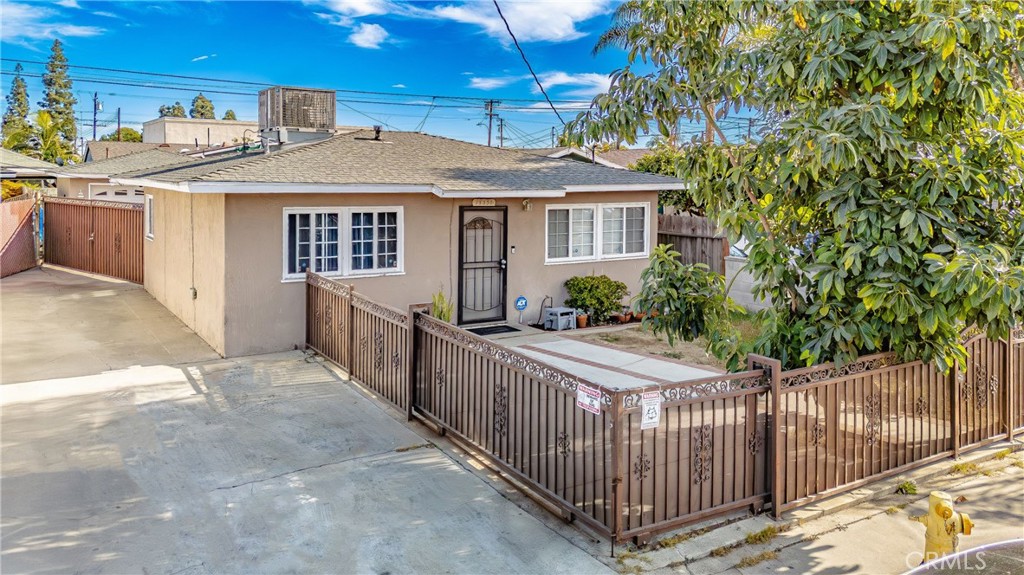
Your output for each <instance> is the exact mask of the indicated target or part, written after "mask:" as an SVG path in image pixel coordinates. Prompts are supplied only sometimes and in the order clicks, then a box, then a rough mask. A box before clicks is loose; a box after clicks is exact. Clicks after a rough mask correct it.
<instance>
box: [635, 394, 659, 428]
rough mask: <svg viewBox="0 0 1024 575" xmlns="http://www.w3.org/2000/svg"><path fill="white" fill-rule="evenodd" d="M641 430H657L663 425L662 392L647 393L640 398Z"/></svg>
mask: <svg viewBox="0 0 1024 575" xmlns="http://www.w3.org/2000/svg"><path fill="white" fill-rule="evenodd" d="M640 414H641V416H640V429H655V428H656V427H658V425H659V424H660V423H661V392H660V391H645V392H644V393H643V395H641V396H640Z"/></svg>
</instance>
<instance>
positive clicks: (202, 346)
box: [0, 266, 219, 383]
mask: <svg viewBox="0 0 1024 575" xmlns="http://www.w3.org/2000/svg"><path fill="white" fill-rule="evenodd" d="M0 318H2V319H0V342H2V344H3V352H2V353H0V382H2V383H13V382H19V381H31V380H36V379H44V378H45V379H51V378H56V377H69V376H74V375H89V374H93V373H99V372H101V371H105V370H110V369H120V368H124V367H129V366H133V365H160V364H165V365H173V364H177V363H182V362H185V361H202V360H208V359H214V358H217V357H219V356H218V355H217V353H216V352H214V351H213V349H212V348H210V346H209V345H207V344H206V342H204V341H203V340H202V339H201V338H200V337H199V336H197V335H196V334H195V333H194V332H192V330H190V329H188V328H187V327H185V324H183V323H181V321H180V320H178V318H176V317H174V316H173V315H171V312H169V311H167V309H166V308H165V307H164V306H162V305H160V304H159V303H157V302H156V300H154V299H153V298H152V297H151V296H150V295H149V293H147V292H146V290H144V289H142V286H140V285H136V284H133V283H128V282H125V281H120V280H114V279H103V278H99V277H97V276H93V275H89V274H83V273H78V272H73V271H69V270H65V269H61V268H54V267H49V266H47V267H42V268H37V269H33V270H29V271H26V272H22V273H20V274H15V275H12V276H9V277H6V278H4V279H2V280H0Z"/></svg>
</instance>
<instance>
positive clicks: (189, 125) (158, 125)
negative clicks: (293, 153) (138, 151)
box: [142, 109, 258, 146]
mask: <svg viewBox="0 0 1024 575" xmlns="http://www.w3.org/2000/svg"><path fill="white" fill-rule="evenodd" d="M224 111H226V109H225V110H221V111H219V112H220V113H223V112H224ZM257 127H258V126H257V124H256V122H242V121H236V120H200V119H194V118H157V119H155V120H150V121H148V122H146V123H144V124H143V125H142V141H143V142H146V143H153V144H194V143H195V142H196V141H198V142H199V145H200V146H205V145H207V143H209V144H210V145H212V146H219V145H221V144H231V143H233V142H235V141H238V142H241V141H242V135H243V133H244V132H245V130H249V133H248V134H246V135H247V136H248V138H249V139H250V140H251V139H252V138H253V137H255V134H253V132H254V131H255V130H256V129H257Z"/></svg>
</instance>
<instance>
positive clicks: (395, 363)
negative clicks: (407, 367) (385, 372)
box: [391, 351, 402, 371]
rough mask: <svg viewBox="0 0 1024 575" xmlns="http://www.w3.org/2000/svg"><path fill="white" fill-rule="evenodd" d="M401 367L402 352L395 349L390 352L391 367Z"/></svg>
mask: <svg viewBox="0 0 1024 575" xmlns="http://www.w3.org/2000/svg"><path fill="white" fill-rule="evenodd" d="M400 367H402V354H400V353H398V352H397V351H396V352H394V353H392V354H391V369H393V370H395V371H398V368H400Z"/></svg>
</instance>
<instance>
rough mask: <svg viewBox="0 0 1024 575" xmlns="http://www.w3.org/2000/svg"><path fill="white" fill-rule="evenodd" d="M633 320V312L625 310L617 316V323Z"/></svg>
mask: <svg viewBox="0 0 1024 575" xmlns="http://www.w3.org/2000/svg"><path fill="white" fill-rule="evenodd" d="M631 321H633V312H631V311H627V312H626V313H624V314H621V315H620V316H619V323H629V322H631Z"/></svg>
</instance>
